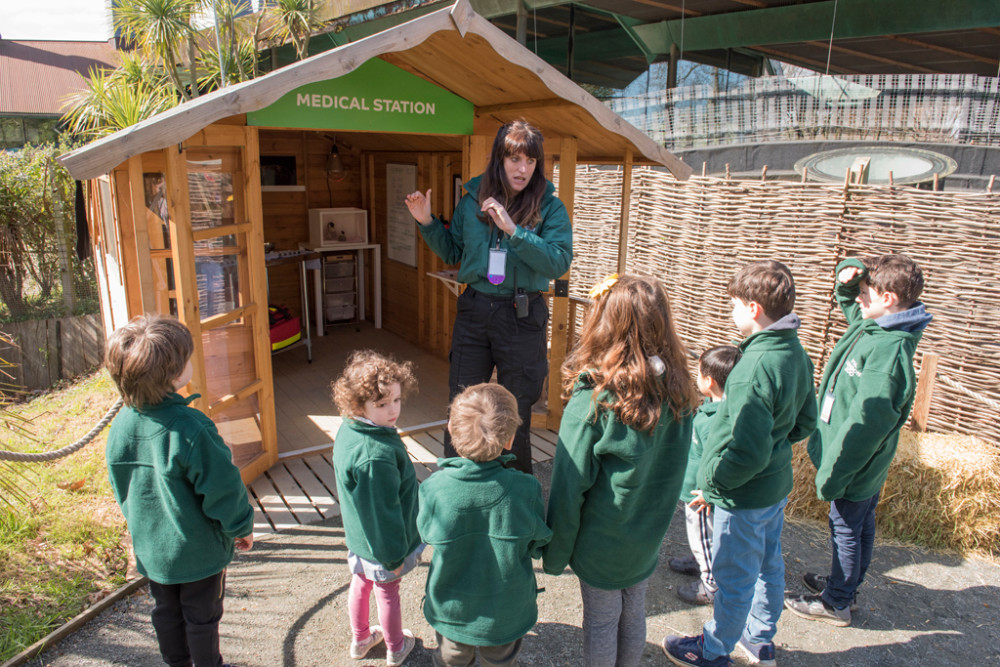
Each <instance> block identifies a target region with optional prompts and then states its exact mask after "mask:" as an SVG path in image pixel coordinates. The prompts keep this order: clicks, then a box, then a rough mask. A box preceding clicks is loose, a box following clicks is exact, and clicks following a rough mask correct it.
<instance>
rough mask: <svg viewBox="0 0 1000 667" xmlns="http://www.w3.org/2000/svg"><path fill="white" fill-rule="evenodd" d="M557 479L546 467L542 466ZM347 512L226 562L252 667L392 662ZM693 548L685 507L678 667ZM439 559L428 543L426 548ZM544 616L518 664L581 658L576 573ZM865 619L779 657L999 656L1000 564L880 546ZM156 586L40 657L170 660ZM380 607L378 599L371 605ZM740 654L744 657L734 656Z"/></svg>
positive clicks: (818, 629)
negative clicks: (358, 655)
mask: <svg viewBox="0 0 1000 667" xmlns="http://www.w3.org/2000/svg"><path fill="white" fill-rule="evenodd" d="M536 469H537V473H536V474H537V475H538V477H539V479H541V480H542V481H543V484H544V483H546V482H547V480H548V475H549V472H550V467H549V465H548V464H541V465H538V466H536ZM343 537H344V536H343V529H342V527H341V526H340V522H339V520H332V521H326V522H324V523H319V524H314V525H312V526H303V527H299V528H296V529H292V530H289V531H287V532H283V533H280V534H276V535H269V536H266V537H263V538H261V539H259V540H258V541H257V542H256V544H255V545H254V548H253V551H251V552H250V553H248V554H238V555H237V558H236V560H235V561H233V564H232V565H231V567H230V569H229V575H228V587H227V595H226V614H225V616H224V617H223V621H222V628H221V633H222V647H223V654H224V656H225V658H226V660H227V661H228V662H231V663H234V664H236V665H240V666H241V667H272V666H276V665H280V666H282V667H312V666H317V667H318V666H323V667H330V666H340V665H343V666H347V665H352V666H376V665H378V666H384V665H385V660H384V658H385V652H384V650H383V649H376V650H373V651H372V653H371V654H370V659H366V660H362V661H355V660H351V659H350V658H348V656H347V648H348V645H349V642H350V633H349V625H348V621H347V595H346V591H347V587H348V584H349V575H348V571H347V566H346V555H347V551H346V547H345V546H344V540H343ZM783 540H784V550H785V563H786V567H787V577H786V578H787V581H788V588H789V589H790V590H795V591H798V592H806V591H805V589H804V587H803V586H802V585H801V580H800V578H801V575H802V573H803V572H805V571H806V570H807V569H810V570H817V569H818V570H819V571H823V570H824V568H825V567H827V566H828V559H829V554H828V551H827V535H826V529H825V527H824V526H818V525H815V524H802V523H792V522H789V523H787V524H786V527H785V533H784V536H783ZM685 552H686V541H685V537H684V517H683V513H682V512H680V511H678V512H677V513H676V514H675V516H674V520H673V522H672V524H671V527H670V531H669V533H668V534H667V537H666V539H665V540H664V542H663V546H662V548H661V558H660V561H661V563H662V565H661V567H659V568H658V569H657V571H656V572H655V573H654V574H653V577H652V580H651V581H650V586H649V594H648V597H647V600H646V611H647V616H648V619H647V623H648V628H647V636H648V638H649V640H648V644H647V648H646V651H645V654H644V656H643V660H642V665H644V666H646V665H660V666H663V665H667V664H669V663H668V661H667V659H666V658H665V657H664V656H663V653H662V651H661V650H660V648H659V646H658V643H659V641H660V640H661V639H662V638H663V636H664V635H666V634H695V633H698V632H700V628H701V624H702V623H703V622H704V621H705V620H706V619H707V618H709V616H710V609H708V608H705V607H690V606H688V605H686V604H685V603H684V602H682V601H681V600H679V599H678V598H677V595H676V589H677V587H678V586H680V585H683V584H684V583H686V582H687V581H689V578H688V577H685V576H683V575H679V574H676V573H674V572H672V571H670V570H669V569H668V568H667V567H666V565H665V563H666V559H667V557H669V556H671V555H680V554H683V553H685ZM428 555H429V553H428ZM426 576H427V565H426V562H425V563H424V564H422V565H421V566H420V567H418V568H417V569H416V570H415V571H414V572H413V573H411V574H410V575H408V576H407V577H406V578H404V580H403V583H402V586H401V597H402V602H403V621H404V625H405V626H406V627H409V628H411V629H412V630H413V632H414V634H416V636H417V637H419V638H421V640H420V641H418V644H417V648H416V649H415V650H414V652H413V654H411V657H410V659H409V661H408V662H407V665H409V666H410V667H430V665H431V664H432V662H431V658H430V653H429V651H428V647H433V645H434V633H433V631H432V630H431V628H430V626H429V625H428V624H427V622H426V621H425V620H424V618H423V614H422V612H421V610H420V603H421V599H422V597H423V588H424V582H425V581H426ZM538 583H539V585H540V586H543V587H544V588H545V592H544V593H542V594H541V595H540V596H539V620H538V624H537V625H536V626H535V628H534V630H533V631H532V632H531V633H530V634H529V636H528V638H527V639H526V640H525V644H524V650H523V652H522V654H521V664H522V665H525V666H526V667H550V666H555V665H566V666H572V667H576V666H578V665H581V664H582V662H583V661H582V654H581V641H582V632H581V630H580V621H581V617H582V613H581V606H580V592H579V587H578V583H577V580H576V578H575V577H574V576H573V575H572V574H571V573H567V574H564V575H562V576H559V577H552V576H548V575H545V574H543V573H541V572H540V571H539V573H538ZM859 603H860V605H861V609H860V610H859V611H858V612H856V613H855V616H854V625H853V626H851V627H849V628H835V627H833V626H830V625H827V624H825V623H816V622H811V621H807V620H804V619H800V618H798V617H796V616H795V615H793V614H791V613H786V614H784V615H783V616H782V618H781V621H780V622H779V629H778V636H777V637H776V641H777V642H778V661H779V664H780V665H781V666H782V667H834V666H843V667H847V666H852V667H894V666H896V665H922V664H928V665H931V664H933V665H939V666H940V665H945V666H949V665H955V666H962V667H979V666H982V665H1000V565H998V564H997V563H994V562H990V561H987V560H982V559H963V558H962V557H960V556H958V555H955V554H950V553H943V552H930V551H925V550H920V549H913V548H908V547H902V546H894V545H888V544H884V543H881V544H879V545H877V547H876V550H875V557H874V560H873V563H872V567H871V570H870V571H869V576H868V581H867V582H866V583H865V585H864V587H863V588H862V589H861V590H860V591H859ZM151 607H152V600H151V598H150V596H149V592H148V588H143V589H140V591H139V592H138V593H136V594H134V595H132V596H131V597H129V598H126V599H123V600H121V601H119V602H118V603H116V604H115V605H113V606H112V607H111V608H109V609H108V610H106V611H105V612H103V613H102V614H101V615H100V616H98V617H97V618H96V619H94V620H93V621H91V622H90V623H88V624H87V625H86V626H84V628H83V629H81V630H80V631H79V632H77V633H75V634H74V635H72V636H70V637H69V638H68V639H65V640H64V641H63V642H61V643H60V644H58V645H56V646H55V647H53V648H52V649H51V650H50V651H48V652H46V653H43V654H42V655H41V656H39V657H38V658H35V659H33V660H31V661H30V662H28V663H26V664H28V665H31V666H32V667H35V666H38V667H41V666H42V665H47V666H50V667H105V666H108V665H130V666H146V665H149V666H151V667H152V666H155V665H161V664H162V662H160V659H159V653H158V651H157V649H156V641H155V639H154V636H153V629H152V626H151V624H150V621H149V612H150V609H151ZM373 607H374V604H373ZM734 657H735V658H736V660H735V664H737V665H743V664H746V663H745V662H744V661H742V660H741V659H740V658H739V657H738V656H737V654H736V653H734Z"/></svg>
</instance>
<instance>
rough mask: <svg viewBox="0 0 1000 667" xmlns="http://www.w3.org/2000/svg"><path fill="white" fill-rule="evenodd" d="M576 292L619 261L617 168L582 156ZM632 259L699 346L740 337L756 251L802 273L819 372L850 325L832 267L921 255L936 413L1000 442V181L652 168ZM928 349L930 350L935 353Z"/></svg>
mask: <svg viewBox="0 0 1000 667" xmlns="http://www.w3.org/2000/svg"><path fill="white" fill-rule="evenodd" d="M576 183H577V192H578V193H580V194H579V195H578V197H577V200H576V207H575V211H574V219H573V235H574V237H573V254H574V257H573V267H572V276H571V281H570V296H572V297H585V296H586V294H587V290H588V289H589V288H590V286H591V285H593V284H594V283H595V282H597V281H599V280H601V279H602V278H604V276H606V275H608V274H609V273H613V272H615V271H616V270H617V262H618V242H619V235H620V227H619V224H618V218H619V214H620V206H621V192H622V172H621V170H620V169H619V170H615V169H609V168H599V167H581V168H579V169H578V170H577V173H576ZM630 204H631V205H630V207H629V221H628V225H627V228H626V233H627V237H626V238H627V243H628V249H627V253H626V267H625V268H626V270H627V271H629V272H632V273H639V274H644V275H652V276H657V277H658V278H660V279H661V280H662V281H663V282H664V284H665V285H666V287H667V291H668V293H669V294H670V296H671V299H672V302H673V303H672V308H673V313H674V318H675V325H676V328H677V331H678V333H679V334H680V335H681V337H682V338H683V339H684V341H685V343H686V344H687V345H688V346H689V348H690V349H691V350H692V351H693V352H695V353H700V352H701V351H703V350H704V349H706V348H708V347H710V346H712V345H718V344H720V343H726V342H729V341H732V340H733V339H735V338H738V333H737V331H736V328H735V327H734V325H733V322H732V318H731V316H730V311H731V305H730V301H729V298H728V297H727V296H726V285H727V284H728V282H729V279H730V277H731V276H732V275H733V273H734V272H735V271H736V270H737V269H738V268H740V267H741V266H743V265H744V264H747V263H748V262H752V261H755V260H761V259H775V260H778V261H781V262H784V263H785V264H787V265H788V266H789V268H791V270H792V273H793V275H794V276H795V286H796V293H797V298H796V303H795V311H796V313H798V315H799V316H800V317H801V318H802V328H801V329H800V330H799V335H800V338H801V340H802V344H803V345H804V346H805V348H806V350H807V351H808V353H809V356H810V357H811V358H812V360H813V363H814V364H815V365H816V369H817V379H818V377H819V373H821V372H822V369H823V366H824V364H825V363H826V360H827V359H828V358H829V354H830V351H831V350H832V349H833V346H834V344H835V343H836V342H837V340H838V339H839V338H840V336H841V335H842V334H843V332H844V328H845V322H844V316H843V315H842V314H841V312H840V309H839V308H837V306H836V305H835V304H834V301H833V281H834V267H835V266H836V265H837V262H838V261H840V260H841V259H843V258H844V257H848V256H856V255H861V256H864V255H873V254H882V253H890V252H894V253H904V254H907V255H909V256H910V257H912V258H913V259H914V260H916V262H917V263H918V264H919V265H920V266H921V268H922V270H923V273H924V280H925V289H924V293H923V295H922V296H921V301H923V302H924V303H925V304H926V305H927V310H928V312H930V313H931V314H933V315H934V321H933V322H931V323H930V326H928V328H927V330H926V332H925V334H924V337H923V340H922V341H921V342H920V345H919V346H918V347H917V356H916V359H915V360H914V362H915V365H916V366H917V367H918V368H920V369H921V370H923V367H924V365H925V364H926V367H927V369H928V370H930V367H931V366H932V364H930V363H927V362H928V361H929V359H927V357H930V356H931V355H929V354H926V353H935V354H937V355H939V358H938V360H937V365H936V368H935V370H934V371H933V372H934V373H935V374H936V377H937V385H936V387H935V388H934V393H933V397H932V398H931V401H930V409H929V415H928V416H927V417H926V420H927V421H926V423H927V426H929V427H930V428H931V430H935V431H940V432H946V433H964V434H970V435H975V436H978V437H981V438H983V439H984V440H987V441H990V442H992V443H994V444H1000V420H998V419H997V413H998V408H1000V328H998V324H997V323H998V322H1000V193H997V192H952V191H948V192H931V191H927V190H918V189H916V188H913V187H908V186H895V187H893V186H878V185H849V186H843V185H824V184H818V183H795V182H788V181H737V180H726V179H717V178H705V177H692V178H691V179H690V180H689V181H686V182H679V181H676V180H674V179H673V177H671V176H670V175H669V174H667V173H664V172H661V171H658V170H655V169H650V168H641V169H636V170H635V171H634V172H633V177H632V183H631V197H630ZM925 354H926V357H925Z"/></svg>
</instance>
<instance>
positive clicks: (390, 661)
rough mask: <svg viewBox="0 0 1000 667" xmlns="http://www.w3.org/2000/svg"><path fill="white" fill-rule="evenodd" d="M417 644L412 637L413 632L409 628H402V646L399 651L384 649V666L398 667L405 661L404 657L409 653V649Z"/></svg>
mask: <svg viewBox="0 0 1000 667" xmlns="http://www.w3.org/2000/svg"><path fill="white" fill-rule="evenodd" d="M416 645H417V640H416V639H414V637H413V633H412V632H410V631H409V630H405V629H404V630H403V648H401V649H400V650H399V651H386V652H385V664H386V667H400V665H402V664H403V663H404V662H406V657H407V656H408V655H410V651H412V650H413V647H414V646H416Z"/></svg>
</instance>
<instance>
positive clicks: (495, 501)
mask: <svg viewBox="0 0 1000 667" xmlns="http://www.w3.org/2000/svg"><path fill="white" fill-rule="evenodd" d="M520 423H521V418H520V416H518V406H517V399H515V398H514V395H513V394H512V393H510V391H508V390H507V389H505V388H504V387H502V386H500V385H498V384H489V383H483V384H477V385H473V386H471V387H468V388H466V389H465V390H464V391H462V393H460V394H458V395H457V396H456V397H455V399H454V400H453V401H452V403H451V409H450V410H449V417H448V430H449V431H451V442H452V445H453V446H454V448H455V450H456V451H457V452H458V454H459V456H458V457H452V458H445V459H439V460H438V465H439V466H440V467H441V469H440V470H439V471H437V472H435V473H434V474H433V475H431V476H430V477H429V478H428V479H427V480H426V481H425V482H424V483H423V484H422V485H421V486H420V514H419V516H418V517H417V526H418V527H419V528H420V534H421V535H422V536H423V538H424V540H426V542H427V543H428V544H430V545H432V546H433V547H434V556H433V558H432V559H431V567H430V573H429V574H428V575H427V596H426V597H425V598H424V616H425V617H426V618H427V622H428V623H430V625H431V627H433V628H434V631H435V633H436V635H437V643H438V649H437V651H436V653H435V654H434V664H435V665H437V666H438V667H442V666H447V667H451V666H455V667H467V666H468V665H471V664H473V663H474V662H475V660H476V652H477V650H478V652H479V660H480V663H481V664H482V665H483V667H508V666H513V665H516V664H517V655H518V653H519V652H520V650H521V642H522V640H523V637H524V635H525V634H526V633H527V632H528V630H530V629H531V627H532V626H533V625H534V624H535V621H536V620H537V619H538V606H537V604H536V601H535V596H536V594H537V588H536V586H535V573H534V570H533V568H532V563H531V559H532V558H533V557H534V558H537V557H538V556H540V555H541V547H542V546H544V545H545V544H546V543H547V542H548V541H549V538H550V537H551V535H552V531H550V530H549V528H548V526H546V525H545V511H544V505H543V502H542V485H541V484H540V483H539V482H538V480H537V479H535V478H534V477H532V476H531V475H528V474H525V473H523V472H520V471H518V470H513V469H510V468H505V467H504V466H503V464H504V462H505V461H506V460H509V459H510V458H511V456H510V455H507V456H502V454H503V452H504V450H509V449H510V448H511V444H512V443H513V441H514V437H515V434H516V432H517V427H518V426H519V425H520Z"/></svg>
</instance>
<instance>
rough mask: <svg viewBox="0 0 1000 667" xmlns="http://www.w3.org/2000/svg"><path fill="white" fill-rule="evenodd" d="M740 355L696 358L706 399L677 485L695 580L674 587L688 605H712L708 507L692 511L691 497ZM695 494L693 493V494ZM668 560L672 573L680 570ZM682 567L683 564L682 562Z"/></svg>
mask: <svg viewBox="0 0 1000 667" xmlns="http://www.w3.org/2000/svg"><path fill="white" fill-rule="evenodd" d="M741 356H742V353H741V352H740V349H739V348H738V347H736V346H735V345H716V346H715V347H711V348H709V349H707V350H705V351H704V352H702V353H701V357H699V358H698V383H697V384H698V391H700V392H701V393H702V395H703V396H705V397H706V398H707V399H708V400H706V401H705V402H704V403H702V405H701V407H700V408H699V409H698V414H696V415H695V416H694V435H693V436H692V437H691V451H690V452H688V461H687V470H686V471H685V472H684V484H683V485H682V486H681V502H683V503H684V519H685V525H686V527H687V538H688V545H689V546H690V547H691V554H692V555H691V556H690V557H689V558H690V559H691V561H693V565H694V568H695V574H697V575H698V579H696V580H695V581H692V582H691V583H690V584H688V585H686V586H679V587H678V588H677V595H678V596H679V597H680V599H682V600H684V601H685V602H690V603H691V604H712V601H713V600H714V599H715V590H716V586H715V577H713V576H712V506H711V505H701V506H700V507H699V509H693V508H692V507H691V505H690V501H691V500H692V498H691V495H692V494H694V492H695V489H696V488H697V487H698V466H699V464H700V463H701V454H702V451H703V449H704V442H705V439H706V438H707V437H708V431H709V429H710V428H711V425H712V422H713V421H714V419H715V415H716V413H717V412H718V409H719V405H720V401H722V400H724V399H725V397H726V393H725V389H726V378H728V377H729V373H730V371H732V370H733V366H735V365H736V362H737V361H739V360H740V357H741ZM695 495H696V494H695ZM677 560H680V559H671V562H670V567H671V569H673V570H677V571H684V570H683V569H682V568H681V566H679V565H678V564H677V563H676V561H677ZM685 565H686V563H685Z"/></svg>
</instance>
